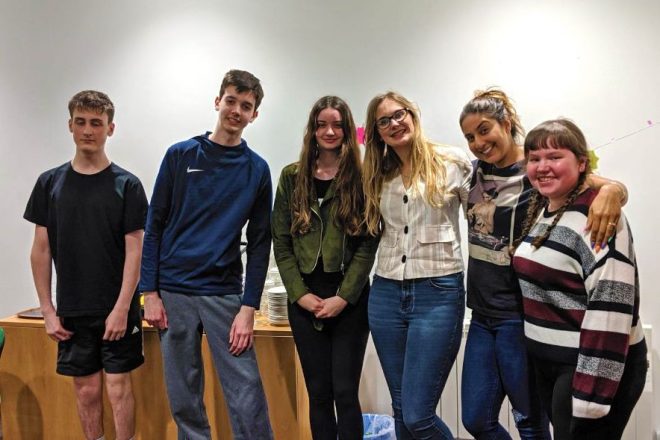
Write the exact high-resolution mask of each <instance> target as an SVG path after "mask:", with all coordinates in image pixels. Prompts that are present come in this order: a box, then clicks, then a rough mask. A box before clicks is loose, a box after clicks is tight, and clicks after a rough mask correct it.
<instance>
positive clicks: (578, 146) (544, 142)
mask: <svg viewBox="0 0 660 440" xmlns="http://www.w3.org/2000/svg"><path fill="white" fill-rule="evenodd" d="M542 148H565V149H567V150H569V151H571V152H572V153H573V154H575V157H577V158H578V160H582V161H584V162H585V169H584V171H583V172H582V173H580V177H579V178H578V181H577V183H576V185H575V188H573V190H572V191H571V192H570V193H569V195H568V197H567V198H566V201H565V202H564V204H563V205H562V206H561V207H560V208H559V209H558V210H557V213H556V214H555V218H554V220H553V221H552V224H551V225H550V226H548V227H547V228H546V229H545V231H544V232H543V234H541V235H539V236H537V237H535V238H534V240H533V241H532V246H534V247H535V248H537V249H538V248H539V247H541V245H543V243H544V242H545V240H547V238H548V237H549V236H550V232H552V230H553V229H554V227H555V226H556V225H557V223H558V222H559V220H560V219H561V217H562V216H563V215H564V212H566V209H567V208H568V207H569V206H571V205H572V204H573V202H575V199H576V198H577V196H578V195H580V192H582V187H583V186H584V183H585V181H586V179H587V176H588V175H589V174H590V173H591V167H590V165H589V149H588V147H587V140H586V139H585V137H584V134H583V133H582V131H581V130H580V129H579V128H578V126H577V125H575V123H574V122H573V121H571V120H569V119H564V118H560V119H553V120H550V121H545V122H542V123H541V124H539V125H537V126H536V127H534V129H533V130H532V131H530V132H529V134H528V135H527V137H526V138H525V160H528V159H529V152H530V151H536V150H540V149H542ZM546 206H548V199H547V198H546V197H543V196H542V195H541V194H540V193H539V192H538V191H537V190H534V192H533V193H532V195H531V196H530V201H529V207H528V208H527V217H526V218H525V222H524V223H523V228H522V233H521V234H520V237H519V238H518V239H517V240H516V241H515V242H514V249H515V247H517V246H518V245H519V244H520V243H521V242H522V240H524V238H525V237H526V236H527V234H529V232H530V231H531V229H532V227H533V226H534V224H535V223H536V219H537V218H538V216H539V214H540V213H541V211H542V210H543V209H544V208H545V207H546Z"/></svg>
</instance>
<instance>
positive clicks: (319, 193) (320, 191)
mask: <svg viewBox="0 0 660 440" xmlns="http://www.w3.org/2000/svg"><path fill="white" fill-rule="evenodd" d="M332 181H333V179H330V180H321V179H319V178H318V177H314V189H315V190H316V197H318V198H319V199H322V198H323V197H325V193H327V192H328V188H330V185H332Z"/></svg>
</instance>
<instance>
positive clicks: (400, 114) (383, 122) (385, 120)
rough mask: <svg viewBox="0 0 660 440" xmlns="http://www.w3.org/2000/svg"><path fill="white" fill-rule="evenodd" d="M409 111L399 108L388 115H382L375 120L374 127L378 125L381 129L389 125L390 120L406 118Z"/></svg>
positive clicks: (397, 120)
mask: <svg viewBox="0 0 660 440" xmlns="http://www.w3.org/2000/svg"><path fill="white" fill-rule="evenodd" d="M409 111H410V109H407V108H400V109H399V110H397V111H395V112H394V113H392V114H391V115H390V116H383V117H382V118H379V119H377V120H376V127H378V129H379V130H383V129H385V128H387V127H389V126H390V124H391V123H392V121H395V122H401V121H403V120H404V119H405V118H406V116H407V115H408V112H409Z"/></svg>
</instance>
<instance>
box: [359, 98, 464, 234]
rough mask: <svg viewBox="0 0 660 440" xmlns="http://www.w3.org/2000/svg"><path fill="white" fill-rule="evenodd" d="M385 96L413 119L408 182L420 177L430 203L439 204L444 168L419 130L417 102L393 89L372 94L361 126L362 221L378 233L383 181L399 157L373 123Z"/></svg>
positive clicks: (394, 171)
mask: <svg viewBox="0 0 660 440" xmlns="http://www.w3.org/2000/svg"><path fill="white" fill-rule="evenodd" d="M386 99H391V100H392V101H395V102H397V103H399V104H401V106H402V107H403V108H405V109H407V110H408V113H409V114H410V116H411V117H412V120H413V140H412V146H411V152H410V164H411V168H412V175H411V178H412V182H413V185H416V184H417V182H419V181H420V180H422V181H424V183H425V187H426V192H425V196H426V201H427V203H428V204H429V205H431V206H433V207H436V208H437V207H440V206H442V202H443V200H444V196H445V187H446V176H447V170H446V168H445V164H444V162H445V161H448V160H452V159H450V158H446V157H444V156H442V155H440V154H439V153H437V152H436V151H435V148H434V147H435V145H434V144H433V143H432V142H430V141H429V140H428V139H426V138H425V137H424V135H423V133H422V127H421V124H420V118H419V110H418V109H417V106H416V105H415V104H413V103H412V102H411V101H409V100H408V99H406V98H405V97H404V96H401V95H400V94H398V93H396V92H387V93H385V94H382V95H378V96H376V97H374V98H373V99H372V100H371V102H369V106H368V107H367V120H366V123H365V128H364V145H365V148H366V149H365V154H364V164H363V167H364V171H363V184H364V195H365V203H366V206H365V220H364V221H365V224H366V228H367V233H369V234H370V235H374V236H375V235H378V234H379V233H380V193H381V190H382V189H383V182H385V181H390V180H392V179H393V178H394V177H396V176H398V175H399V167H400V166H401V160H400V159H399V157H398V156H397V155H396V153H395V152H394V150H393V149H391V148H388V147H387V145H386V144H385V141H383V139H382V138H381V136H380V134H379V133H378V128H377V127H376V111H377V110H378V106H379V105H380V104H381V103H382V102H383V101H384V100H386Z"/></svg>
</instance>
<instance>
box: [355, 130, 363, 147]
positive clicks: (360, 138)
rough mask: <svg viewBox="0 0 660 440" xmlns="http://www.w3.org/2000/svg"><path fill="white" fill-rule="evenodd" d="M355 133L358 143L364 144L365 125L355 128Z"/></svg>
mask: <svg viewBox="0 0 660 440" xmlns="http://www.w3.org/2000/svg"><path fill="white" fill-rule="evenodd" d="M355 135H356V136H357V141H358V144H360V145H364V127H358V128H357V129H356V130H355Z"/></svg>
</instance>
